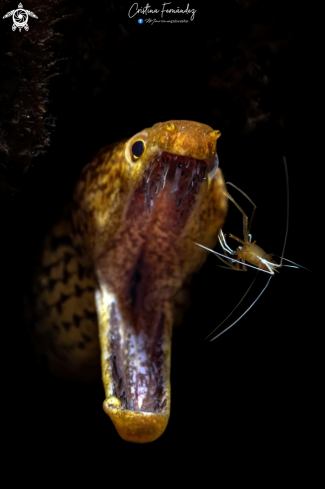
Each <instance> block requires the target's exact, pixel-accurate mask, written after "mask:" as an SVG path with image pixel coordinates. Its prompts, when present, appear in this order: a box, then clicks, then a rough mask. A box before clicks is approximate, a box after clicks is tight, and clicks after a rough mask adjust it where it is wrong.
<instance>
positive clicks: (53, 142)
mask: <svg viewBox="0 0 325 489" xmlns="http://www.w3.org/2000/svg"><path fill="white" fill-rule="evenodd" d="M11 3H12V2H11ZM11 3H10V2H9V3H7V4H6V7H8V8H7V9H6V10H4V12H3V13H1V16H3V14H4V13H5V12H6V11H7V10H10V9H11V8H17V7H15V5H11ZM31 3H32V2H31ZM36 3H37V2H36ZM176 3H177V2H173V6H176ZM186 3H187V2H178V3H177V6H180V7H181V6H183V7H186ZM131 4H132V2H129V3H128V2H119V3H118V4H117V2H113V3H112V4H105V5H104V4H96V2H91V3H89V4H88V6H82V4H81V3H79V2H78V3H76V2H65V3H62V4H60V2H57V4H56V5H55V6H54V7H55V8H56V9H57V10H56V12H57V13H56V14H55V15H57V17H60V16H62V15H68V14H74V15H73V16H72V17H68V18H66V20H64V21H62V22H61V23H60V24H59V23H58V24H57V29H56V31H57V32H59V33H61V34H63V36H62V37H58V38H55V37H54V38H53V39H52V40H50V42H51V43H52V44H51V52H53V53H54V54H53V59H57V60H59V59H61V58H65V59H64V60H62V61H59V62H58V63H57V64H56V65H55V67H54V68H53V69H52V71H51V73H52V74H56V73H59V74H60V75H59V76H55V77H53V78H52V79H51V80H50V81H49V85H48V88H49V102H48V104H45V105H46V109H47V114H48V115H50V116H52V118H54V119H55V126H56V127H55V128H50V129H49V130H50V131H51V135H50V145H49V146H48V147H47V148H46V152H45V154H43V155H41V156H38V158H35V159H33V160H32V158H30V161H29V160H28V161H27V160H26V161H27V162H26V161H24V164H23V165H20V164H19V158H18V159H17V161H18V163H17V164H16V163H15V164H12V165H10V161H8V158H7V159H6V155H3V158H4V159H3V165H6V166H7V168H6V172H5V177H6V180H7V182H9V185H10V186H11V188H16V189H18V191H17V192H16V193H14V194H13V195H11V192H9V193H8V192H7V194H6V198H5V199H3V201H2V202H1V222H2V224H1V236H2V237H1V262H2V263H1V277H2V285H3V293H2V300H1V311H2V312H1V330H2V338H3V339H2V360H3V367H2V368H3V370H2V372H3V373H2V379H3V383H2V391H3V407H4V412H5V414H4V416H3V430H4V434H5V435H8V436H6V437H5V440H6V442H5V446H6V450H7V453H8V454H10V455H11V456H12V457H14V458H15V457H17V456H18V457H19V458H20V457H22V458H23V459H24V460H26V461H32V463H31V464H30V467H31V470H32V473H33V474H36V473H37V470H38V469H37V467H39V466H40V465H42V464H43V462H44V461H45V460H47V461H49V463H50V467H52V468H54V467H56V466H57V461H58V460H60V461H61V462H62V461H64V463H66V464H70V463H71V464H72V467H74V464H77V465H76V467H77V466H78V467H80V464H81V465H82V466H84V465H85V466H88V467H92V464H93V463H98V467H102V468H103V467H104V466H103V465H102V464H103V462H105V461H109V464H113V465H110V467H112V466H114V467H115V465H114V464H117V463H118V462H122V463H123V462H125V463H126V464H127V462H128V461H132V463H135V464H138V463H141V464H151V465H152V464H156V465H157V471H158V473H159V471H161V472H163V471H166V469H165V468H164V467H165V466H166V467H167V465H168V464H167V463H169V462H170V463H171V464H172V465H171V466H170V467H171V468H174V469H175V468H176V467H178V469H179V470H180V471H181V472H180V474H181V475H180V477H182V474H183V472H182V471H186V472H188V470H189V466H191V465H192V466H193V470H195V471H198V473H201V471H202V475H203V474H205V476H207V477H210V476H211V474H214V468H215V467H218V463H220V464H221V465H222V463H223V462H221V461H223V460H224V458H226V459H229V460H230V461H231V460H232V461H233V464H234V465H236V464H237V461H239V460H241V459H243V460H244V461H247V462H249V463H248V467H250V463H253V462H252V461H256V460H257V459H258V460H264V461H265V462H266V463H267V464H268V465H269V467H271V468H272V471H271V472H274V471H275V472H276V471H277V470H278V469H279V468H280V467H287V468H288V467H289V466H290V464H289V461H291V462H293V464H294V465H293V467H296V468H298V467H299V470H300V469H303V470H305V469H307V471H308V470H309V468H310V465H306V464H307V460H308V461H309V462H310V461H311V462H312V463H314V464H315V466H317V450H316V448H315V446H316V443H317V442H318V437H319V436H320V434H319V431H320V425H321V418H320V417H319V416H318V414H317V413H318V409H319V403H320V391H321V374H320V371H321V370H320V369H321V358H320V357H319V353H318V348H317V347H318V345H319V343H320V334H319V330H320V327H321V325H320V321H319V314H320V312H317V310H318V311H320V308H319V305H320V289H319V286H318V285H317V276H318V275H319V274H320V272H321V268H322V267H323V263H322V261H323V260H322V247H321V241H320V233H321V230H322V222H323V220H322V219H321V212H320V209H321V207H320V206H321V205H322V202H321V200H320V197H319V196H318V191H321V190H322V189H321V185H319V186H317V183H319V180H320V174H319V168H320V164H321V163H320V160H319V159H318V158H317V157H315V144H316V142H317V137H316V134H317V132H318V127H319V121H317V120H316V116H317V114H318V112H319V111H320V109H319V103H320V102H319V98H318V92H317V91H316V88H315V83H316V79H317V69H318V66H319V62H318V61H317V59H316V56H315V52H316V48H317V42H318V41H317V36H316V35H315V34H317V32H316V31H315V30H314V29H313V28H312V27H313V24H312V21H311V20H310V19H309V16H308V12H306V11H305V10H303V8H302V7H299V6H298V5H297V4H294V3H290V2H277V1H272V2H271V1H262V0H260V1H258V0H257V1H255V2H254V1H249V0H247V1H246V2H245V1H242V2H241V1H238V2H236V1H234V0H229V1H223V2H221V1H217V2H214V3H213V5H209V4H208V3H206V4H204V3H202V2H190V7H191V8H196V10H197V12H196V15H195V19H194V21H193V22H189V23H188V24H184V25H181V24H174V25H171V24H155V25H149V24H146V23H144V24H142V25H139V24H138V23H137V21H136V19H137V18H138V17H136V18H134V19H129V18H128V16H127V12H128V9H129V7H130V5H131ZM139 4H140V5H141V6H142V3H140V2H139ZM143 5H145V3H143ZM150 5H152V6H154V5H155V6H156V7H157V8H161V3H159V2H150ZM54 7H53V8H54ZM25 8H30V10H33V8H32V7H31V5H30V6H27V4H26V7H25ZM60 9H61V10H60ZM34 11H35V10H34ZM35 13H37V12H36V11H35ZM38 15H39V17H40V18H41V10H40V11H39V12H38ZM53 15H54V14H53ZM314 15H315V14H314ZM142 17H143V18H144V19H145V18H146V17H145V16H142ZM180 17H181V16H180ZM183 17H184V16H183ZM175 18H177V17H175ZM37 22H38V21H37V20H34V19H30V21H29V26H30V31H29V32H28V33H25V32H24V31H22V33H21V34H19V32H18V31H17V32H12V31H11V22H10V19H9V20H6V23H5V21H3V23H2V24H1V29H2V34H1V35H2V39H3V43H5V44H6V46H5V48H4V47H2V52H4V50H5V49H8V43H9V42H11V41H10V39H11V37H10V36H12V38H13V36H19V35H20V36H29V35H31V34H32V31H33V30H35V31H36V30H37V26H38V24H37ZM55 27H56V26H55ZM2 66H3V67H5V70H7V71H4V70H2V72H1V77H4V78H6V76H7V74H8V73H9V67H10V66H9V64H8V61H6V64H4V65H2ZM11 76H12V80H13V79H14V78H15V76H16V75H10V76H9V75H8V76H7V78H8V77H9V82H10V80H11V78H10V77H11ZM17 83H19V77H18V81H17ZM9 84H10V83H9ZM9 101H10V97H9ZM169 119H188V120H195V121H199V122H203V123H205V124H208V125H211V126H212V127H213V128H215V129H220V130H221V132H222V137H221V139H219V141H218V154H219V159H220V166H221V168H222V170H223V172H224V175H225V178H226V180H229V181H232V182H233V183H235V184H236V185H238V186H239V187H240V188H242V189H243V190H244V191H245V192H246V193H247V194H248V195H249V196H250V197H251V199H252V200H253V201H254V202H255V203H256V205H257V207H258V209H257V213H256V217H255V219H254V224H253V229H252V234H253V238H254V239H256V240H257V243H258V244H259V245H260V246H261V247H262V248H263V249H265V251H267V252H274V253H278V254H279V255H280V254H281V252H282V247H283V241H284V235H285V229H286V192H287V189H286V183H285V174H284V168H283V163H282V157H283V156H284V155H285V156H286V158H287V163H288V171H289V190H290V225H289V234H288V242H287V247H286V251H285V256H286V257H287V258H289V259H290V260H293V261H295V262H298V263H299V264H301V265H303V266H305V267H307V268H310V269H312V270H313V272H314V274H312V273H309V272H307V271H305V270H303V269H300V270H295V269H281V271H280V273H279V274H277V275H276V276H275V277H273V278H272V279H271V283H270V285H269V288H268V289H267V291H266V292H265V294H264V295H263V296H262V298H261V299H260V300H259V302H258V303H257V304H256V305H255V306H254V307H253V308H252V310H251V311H250V312H249V313H248V314H247V315H246V316H245V317H244V318H243V319H242V320H241V321H240V322H239V323H237V324H236V325H235V326H234V327H233V328H232V329H231V330H230V331H229V332H227V333H226V334H225V335H223V336H222V337H221V338H219V339H218V340H217V341H215V342H213V343H209V342H208V341H205V339H204V338H205V337H206V335H207V334H208V333H209V332H210V331H212V329H213V328H215V327H216V326H217V325H218V324H219V322H221V320H222V319H224V318H225V317H226V316H227V314H229V312H230V311H231V310H232V308H233V307H234V306H235V305H236V304H237V302H238V301H239V299H240V298H241V296H242V295H243V294H244V292H245V290H246V288H247V287H248V285H249V283H250V282H251V280H252V279H253V277H254V271H249V272H247V273H246V274H245V273H243V274H239V273H235V272H232V271H227V270H223V269H220V268H217V267H216V266H215V265H216V264H219V263H218V260H217V259H216V258H214V257H213V256H210V257H209V258H208V260H207V263H206V265H205V266H204V268H203V269H202V271H201V272H200V274H199V275H198V276H197V277H196V278H195V280H194V283H193V297H192V305H191V308H190V310H189V311H188V312H187V313H186V316H185V319H184V323H183V325H182V326H181V327H180V328H177V329H176V330H175V331H174V338H173V352H172V377H171V382H172V411H171V418H170V422H169V425H168V428H167V430H166V432H165V434H164V435H163V436H162V437H161V438H160V439H159V440H158V441H156V442H154V444H151V445H146V446H137V445H132V444H128V443H126V442H123V441H122V440H120V439H119V438H118V435H117V434H116V432H115V429H114V427H113V425H112V423H111V422H110V420H109V419H108V418H107V416H106V415H105V413H104V412H103V410H102V407H101V404H102V401H103V400H104V392H103V389H102V386H101V383H100V382H98V384H97V385H94V386H90V387H89V386H82V385H72V384H65V383H64V382H61V381H57V380H55V379H52V378H50V377H49V376H47V374H46V373H45V372H43V371H41V370H40V369H39V368H38V366H37V365H36V362H35V360H34V357H33V354H32V351H31V348H30V346H29V342H28V338H27V334H26V332H25V326H24V317H23V307H22V298H23V294H24V290H26V286H27V285H26V284H27V283H28V276H29V275H30V273H31V269H32V263H33V259H34V255H35V254H36V252H37V249H38V246H39V243H40V241H41V239H42V237H43V236H44V234H45V233H46V232H47V230H48V229H49V228H50V227H51V225H52V224H53V223H54V222H55V220H56V219H57V218H58V217H59V216H60V212H61V211H62V209H63V207H64V206H65V205H66V204H67V203H68V202H69V199H70V197H71V194H72V190H73V185H74V182H75V181H76V179H77V177H78V174H79V172H80V169H81V168H82V167H83V165H85V164H86V163H87V162H89V161H90V160H91V158H92V155H93V154H94V153H95V152H96V151H97V150H98V149H99V148H100V147H102V146H104V145H106V144H109V143H111V142H114V141H116V140H119V139H121V138H123V137H128V136H131V135H133V134H135V133H136V132H138V131H140V130H141V129H143V128H145V127H150V126H152V125H153V124H154V123H156V122H160V121H165V120H169ZM50 122H51V123H53V119H50ZM7 137H8V139H9V140H10V131H9V133H8V136H7ZM21 166H25V167H27V166H29V170H28V171H27V172H23V171H22V170H21ZM231 193H232V194H233V195H234V196H235V198H237V200H238V202H240V203H241V204H242V205H243V206H244V208H245V209H246V210H247V213H249V212H250V204H249V203H248V202H246V201H245V200H243V199H241V198H240V197H239V196H238V194H236V192H235V190H232V191H231ZM225 230H226V232H232V233H233V234H235V235H237V236H241V232H242V231H241V218H240V215H239V213H238V212H237V211H236V210H234V208H233V207H232V205H231V204H230V210H229V216H228V219H227V223H226V226H225ZM265 282H266V277H265V276H263V275H262V274H259V276H258V280H257V281H256V283H255V285H254V289H253V290H252V292H251V293H250V295H249V296H250V297H251V298H254V297H256V296H257V295H258V293H259V291H260V290H261V289H262V287H263V286H264V284H265ZM249 296H248V297H247V301H245V305H246V306H247V307H248V305H249V303H250V299H249ZM244 309H245V307H244V308H242V309H240V310H239V312H243V310H244ZM322 321H323V320H322ZM72 460H73V461H74V462H72ZM309 462H308V463H309ZM254 463H255V462H254ZM175 464H176V465H175ZM141 466H142V465H141ZM144 467H145V465H144V466H143V468H142V469H141V470H145V468H144ZM158 469H159V470H158ZM120 477H121V479H120V480H121V483H123V480H124V477H126V475H124V474H123V473H120ZM213 477H215V479H214V480H216V481H217V480H218V479H217V474H215V475H213ZM148 483H149V482H148Z"/></svg>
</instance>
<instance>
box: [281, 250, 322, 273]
mask: <svg viewBox="0 0 325 489" xmlns="http://www.w3.org/2000/svg"><path fill="white" fill-rule="evenodd" d="M272 255H273V256H276V257H277V258H281V257H280V256H279V255H276V254H275V253H272ZM282 260H283V261H287V262H289V263H292V264H293V265H295V266H294V267H291V268H304V269H305V270H307V271H308V272H310V273H314V272H313V271H312V270H309V268H306V267H303V266H302V265H299V263H296V262H294V261H291V260H288V258H283V257H282ZM283 266H284V267H290V265H283Z"/></svg>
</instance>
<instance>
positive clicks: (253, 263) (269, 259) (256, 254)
mask: <svg viewBox="0 0 325 489" xmlns="http://www.w3.org/2000/svg"><path fill="white" fill-rule="evenodd" d="M283 163H284V168H285V174H286V186H287V222H286V233H285V238H284V244H283V250H282V254H281V257H280V263H277V262H276V261H275V260H274V259H273V256H277V255H275V254H274V253H266V252H265V251H264V250H263V249H262V248H260V247H259V246H257V245H256V244H255V243H256V241H253V242H252V235H251V234H250V229H251V226H252V221H253V217H254V214H255V211H256V205H255V204H254V202H253V201H252V200H251V199H250V198H249V197H248V195H246V194H245V192H243V191H242V190H241V189H240V188H238V187H237V186H236V185H234V184H233V183H231V182H226V184H227V185H231V186H232V187H234V188H235V189H237V190H238V191H239V192H240V193H241V194H243V195H244V197H246V198H247V199H248V200H249V202H250V203H251V204H252V205H253V212H252V216H251V219H250V222H249V224H248V217H247V215H246V214H245V212H244V211H243V209H242V208H241V207H240V206H239V205H238V204H237V202H236V201H235V200H234V198H233V197H232V196H231V195H230V194H229V193H228V192H225V194H226V195H227V197H228V199H229V200H231V202H233V204H234V205H235V206H236V207H237V208H238V209H239V211H240V212H241V213H242V215H243V235H244V240H241V239H239V238H237V237H236V236H234V235H233V234H229V237H230V238H232V239H234V240H235V241H238V242H239V243H240V244H241V246H238V247H237V249H236V250H233V249H231V248H230V246H229V245H228V244H227V241H226V235H225V234H224V233H223V231H222V230H220V232H219V236H218V239H219V244H220V246H221V248H222V249H223V251H224V254H222V253H218V252H217V251H214V250H211V249H210V248H207V247H205V246H203V245H200V244H199V243H195V244H196V245H198V246H200V247H201V248H204V249H206V250H208V251H211V252H212V253H213V254H215V255H216V256H217V257H218V258H219V260H221V261H222V262H223V263H224V264H225V265H226V266H220V268H227V269H229V270H235V271H237V272H239V271H243V272H246V271H247V267H250V268H254V269H256V270H257V271H258V272H259V271H261V272H264V273H267V274H269V275H270V277H269V278H268V281H267V283H266V285H265V287H264V288H263V290H262V291H261V292H260V293H259V295H258V297H257V298H256V299H255V300H254V301H253V302H252V304H251V305H250V306H249V307H248V308H247V309H246V310H245V312H244V313H243V314H242V315H241V316H240V317H239V318H238V319H236V321H234V322H233V323H232V324H231V325H230V326H228V327H227V328H226V329H224V330H223V331H222V332H220V333H218V334H217V335H216V336H214V337H213V338H211V339H210V341H213V340H215V339H216V338H218V337H219V336H221V335H222V334H223V333H225V332H226V331H228V329H230V328H231V327H232V326H233V325H234V324H236V323H237V322H238V321H239V320H240V319H241V318H242V317H243V316H244V315H245V314H246V313H247V312H248V311H249V310H250V309H251V308H252V307H253V305H254V304H255V303H256V302H257V301H258V299H259V298H260V297H261V295H262V294H263V292H264V291H265V290H266V289H267V287H268V285H269V283H270V280H271V277H272V276H273V275H274V272H277V271H278V270H277V268H281V267H282V266H285V267H290V268H305V267H302V266H301V265H297V264H296V263H294V262H292V261H290V260H287V259H286V258H284V257H283V255H284V250H285V246H286V242H287V237H288V227H289V179H288V168H287V163H286V159H285V157H284V158H283ZM283 261H286V262H289V263H292V265H283ZM306 270H308V269H306ZM308 271H310V270H308ZM258 272H257V273H258ZM256 276H257V274H256V275H255V278H254V280H253V281H252V283H251V284H250V286H249V287H248V289H247V290H246V292H245V294H244V295H243V297H242V298H241V300H240V301H239V302H238V304H237V305H236V306H235V307H234V309H233V310H232V311H231V313H230V314H229V315H228V316H227V317H226V318H225V319H224V320H223V321H222V322H221V323H220V324H219V325H218V326H217V327H216V328H215V329H214V330H213V331H212V332H211V333H210V334H209V335H208V336H207V338H209V337H210V336H211V335H212V334H213V333H214V332H215V331H216V330H217V329H218V328H219V327H220V326H221V325H222V324H223V323H224V322H225V321H226V320H227V319H228V318H229V317H230V316H231V315H232V313H233V312H234V311H235V309H237V307H238V306H239V304H240V303H241V302H242V301H243V299H244V298H245V297H246V295H247V293H248V292H249V290H250V289H251V287H252V285H253V283H254V282H255V279H256Z"/></svg>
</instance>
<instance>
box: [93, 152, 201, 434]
mask: <svg viewBox="0 0 325 489" xmlns="http://www.w3.org/2000/svg"><path fill="white" fill-rule="evenodd" d="M209 167H210V162H208V161H206V160H198V159H196V158H190V157H184V156H178V155H174V154H170V153H168V152H160V153H158V154H157V155H156V157H155V158H154V159H152V160H151V161H150V163H149V164H148V166H147V168H146V169H145V171H144V174H143V177H142V179H141V181H140V182H139V186H138V188H136V190H135V191H134V193H133V195H132V197H131V199H130V202H129V205H128V207H127V208H126V210H125V221H124V223H123V225H124V229H125V230H126V231H125V233H126V234H125V235H124V236H125V239H120V240H119V242H118V244H117V245H116V249H118V250H119V252H118V255H119V256H120V257H121V256H123V257H125V259H124V260H125V261H121V262H119V265H118V264H117V261H116V260H121V258H119V257H118V256H117V257H115V259H114V258H112V255H109V252H108V253H106V252H104V253H103V254H102V255H101V257H99V258H98V260H97V261H96V266H95V268H96V276H97V279H98V284H99V287H98V289H97V291H96V295H95V297H96V308H97V316H98V323H99V340H100V347H101V365H102V377H103V384H104V388H105V394H106V399H105V401H104V404H103V408H104V411H105V412H106V413H107V414H108V415H109V417H110V418H111V420H112V421H113V423H114V425H115V427H116V429H117V431H118V433H119V435H120V436H121V438H123V439H124V440H127V441H132V442H135V443H147V442H151V441H154V440H156V439H157V438H159V436H161V435H162V433H163V432H164V430H165V429H166V426H167V423H168V419H169V415H170V356H171V355H170V353H171V335H172V323H173V314H172V304H173V297H174V295H175V293H176V292H177V291H178V290H180V288H181V287H182V283H183V281H184V280H185V278H186V276H187V275H188V274H190V273H191V270H190V269H186V272H184V270H183V269H182V268H181V265H180V260H179V256H182V259H183V260H185V257H184V256H183V251H182V250H183V248H182V239H183V238H184V235H185V236H186V229H185V228H186V226H187V223H188V219H189V217H190V215H191V213H192V210H193V208H194V205H195V203H196V201H197V199H198V195H199V190H200V186H201V184H202V183H203V181H204V180H206V177H207V173H208V172H209ZM159 233H160V234H159ZM131 235H132V236H133V238H134V239H133V241H132V239H131V238H130V236H131ZM158 235H159V239H158ZM148 236H149V238H151V239H147V237H148ZM162 236H163V238H162ZM180 236H182V237H183V238H180ZM153 237H154V239H152V238H153ZM159 240H160V241H159ZM128 243H131V246H130V245H129V244H128ZM131 256H132V259H131ZM164 260H165V261H164ZM130 263H132V266H130Z"/></svg>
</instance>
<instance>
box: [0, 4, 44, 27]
mask: <svg viewBox="0 0 325 489" xmlns="http://www.w3.org/2000/svg"><path fill="white" fill-rule="evenodd" d="M11 15H12V21H13V25H12V30H13V31H15V30H16V29H17V27H18V29H19V32H21V30H22V28H24V29H25V31H28V30H29V25H28V16H29V15H30V16H31V17H34V19H38V17H37V15H35V14H34V13H33V12H31V11H30V10H25V9H23V6H22V4H21V3H20V4H19V5H18V8H17V10H11V11H10V12H7V13H6V15H4V16H3V17H2V18H3V19H6V18H7V17H10V16H11Z"/></svg>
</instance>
